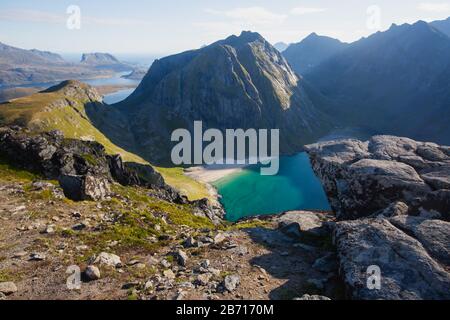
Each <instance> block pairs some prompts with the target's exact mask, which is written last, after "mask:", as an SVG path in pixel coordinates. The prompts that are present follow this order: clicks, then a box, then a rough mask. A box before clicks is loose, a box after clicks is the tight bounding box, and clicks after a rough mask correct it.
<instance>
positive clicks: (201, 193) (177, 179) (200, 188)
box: [155, 167, 211, 201]
mask: <svg viewBox="0 0 450 320" xmlns="http://www.w3.org/2000/svg"><path fill="white" fill-rule="evenodd" d="M155 169H156V170H157V171H158V172H159V173H160V174H161V175H162V176H163V178H164V181H165V182H166V183H167V184H168V185H170V186H172V187H174V188H175V189H177V190H178V191H179V192H181V193H182V194H184V195H185V196H187V197H188V198H189V200H191V201H195V200H200V199H204V198H208V199H211V194H210V192H209V191H208V187H207V186H206V185H205V184H203V183H200V182H198V181H196V180H194V179H192V178H190V177H188V176H186V175H185V174H184V169H183V168H161V167H156V168H155Z"/></svg>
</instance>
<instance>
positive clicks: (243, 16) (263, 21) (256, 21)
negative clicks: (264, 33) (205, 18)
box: [204, 7, 288, 26]
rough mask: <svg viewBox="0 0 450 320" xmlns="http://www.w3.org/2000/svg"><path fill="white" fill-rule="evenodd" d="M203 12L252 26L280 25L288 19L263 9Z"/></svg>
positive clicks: (285, 16) (283, 15)
mask: <svg viewBox="0 0 450 320" xmlns="http://www.w3.org/2000/svg"><path fill="white" fill-rule="evenodd" d="M204 11H205V12H206V13H209V14H213V15H218V16H222V17H224V18H228V19H230V20H233V21H240V22H241V23H243V24H248V25H253V26H259V25H271V24H280V23H283V22H284V21H285V20H286V18H287V17H288V16H287V15H285V14H279V13H275V12H272V11H270V10H268V9H266V8H263V7H248V8H235V9H232V10H227V11H220V10H214V9H205V10H204Z"/></svg>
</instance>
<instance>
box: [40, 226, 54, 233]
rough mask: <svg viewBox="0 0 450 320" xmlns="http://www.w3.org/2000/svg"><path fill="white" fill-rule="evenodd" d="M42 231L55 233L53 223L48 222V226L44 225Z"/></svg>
mask: <svg viewBox="0 0 450 320" xmlns="http://www.w3.org/2000/svg"><path fill="white" fill-rule="evenodd" d="M42 233H44V234H53V233H55V225H54V224H49V225H48V226H46V227H45V229H44V230H43V231H42Z"/></svg>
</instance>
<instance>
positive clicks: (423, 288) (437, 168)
mask: <svg viewBox="0 0 450 320" xmlns="http://www.w3.org/2000/svg"><path fill="white" fill-rule="evenodd" d="M307 150H308V152H309V154H310V156H311V160H312V163H313V167H314V170H315V171H316V173H317V174H318V176H319V177H320V178H321V180H322V181H323V183H324V186H325V189H326V192H327V194H328V196H329V199H330V202H331V204H332V206H333V209H334V211H335V212H336V215H337V218H338V220H340V221H339V222H337V223H336V224H335V225H334V231H333V239H334V243H335V245H336V248H337V254H338V261H339V269H340V274H341V277H342V279H344V282H345V284H346V287H347V289H348V295H349V296H350V297H351V298H353V299H449V297H450V291H449V288H450V273H449V266H450V264H449V262H450V250H449V246H448V244H449V241H450V223H449V222H448V221H449V219H450V216H449V213H450V183H449V182H450V166H449V164H450V148H449V147H446V146H439V145H436V144H433V143H422V142H416V141H413V140H411V139H406V138H398V137H392V136H377V137H373V138H372V139H371V140H370V141H367V142H362V141H358V140H340V141H331V142H325V143H319V144H315V145H311V146H307ZM370 266H376V267H378V268H380V271H381V278H380V279H381V288H378V289H373V290H371V289H370V287H369V286H368V285H367V283H368V280H369V277H370V275H371V274H368V273H367V270H368V268H369V267H370Z"/></svg>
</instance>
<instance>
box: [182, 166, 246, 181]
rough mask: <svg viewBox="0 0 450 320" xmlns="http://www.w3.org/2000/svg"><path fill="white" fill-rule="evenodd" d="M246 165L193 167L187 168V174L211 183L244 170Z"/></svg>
mask: <svg viewBox="0 0 450 320" xmlns="http://www.w3.org/2000/svg"><path fill="white" fill-rule="evenodd" d="M245 167H246V165H214V166H200V167H192V168H189V169H186V170H185V175H187V176H188V177H191V178H193V179H195V180H197V181H200V182H203V183H206V184H211V183H213V182H215V181H217V180H220V179H222V178H224V177H226V176H228V175H230V174H233V173H237V172H240V171H242V169H244V168H245Z"/></svg>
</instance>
